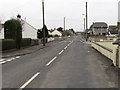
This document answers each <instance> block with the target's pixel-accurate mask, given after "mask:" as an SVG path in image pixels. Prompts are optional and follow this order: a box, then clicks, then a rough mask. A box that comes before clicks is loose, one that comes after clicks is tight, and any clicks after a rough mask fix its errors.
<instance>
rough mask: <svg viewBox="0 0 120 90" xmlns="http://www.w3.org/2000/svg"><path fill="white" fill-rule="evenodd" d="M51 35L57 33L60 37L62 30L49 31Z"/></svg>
mask: <svg viewBox="0 0 120 90" xmlns="http://www.w3.org/2000/svg"><path fill="white" fill-rule="evenodd" d="M51 35H53V36H55V35H58V36H60V37H62V32H60V31H58V30H54V31H52V32H51Z"/></svg>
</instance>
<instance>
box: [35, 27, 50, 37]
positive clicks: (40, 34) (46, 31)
mask: <svg viewBox="0 0 120 90" xmlns="http://www.w3.org/2000/svg"><path fill="white" fill-rule="evenodd" d="M43 29H45V37H48V36H49V33H48V29H47V26H46V25H44V27H43V28H42V29H38V32H37V37H38V38H39V39H41V38H43Z"/></svg>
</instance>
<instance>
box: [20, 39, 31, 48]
mask: <svg viewBox="0 0 120 90" xmlns="http://www.w3.org/2000/svg"><path fill="white" fill-rule="evenodd" d="M31 41H32V39H31V38H23V39H22V45H21V46H22V47H26V46H31Z"/></svg>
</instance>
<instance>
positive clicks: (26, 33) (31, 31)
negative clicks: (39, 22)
mask: <svg viewBox="0 0 120 90" xmlns="http://www.w3.org/2000/svg"><path fill="white" fill-rule="evenodd" d="M17 19H19V20H20V21H21V24H22V38H31V39H37V29H36V28H34V27H33V26H32V25H30V24H29V23H27V22H26V21H25V20H23V19H21V16H20V15H18V16H17Z"/></svg>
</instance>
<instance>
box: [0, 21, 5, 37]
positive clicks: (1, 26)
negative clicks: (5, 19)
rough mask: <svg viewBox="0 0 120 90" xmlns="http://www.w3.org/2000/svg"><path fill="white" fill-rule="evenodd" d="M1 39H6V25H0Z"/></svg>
mask: <svg viewBox="0 0 120 90" xmlns="http://www.w3.org/2000/svg"><path fill="white" fill-rule="evenodd" d="M0 39H4V25H3V24H1V23H0Z"/></svg>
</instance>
